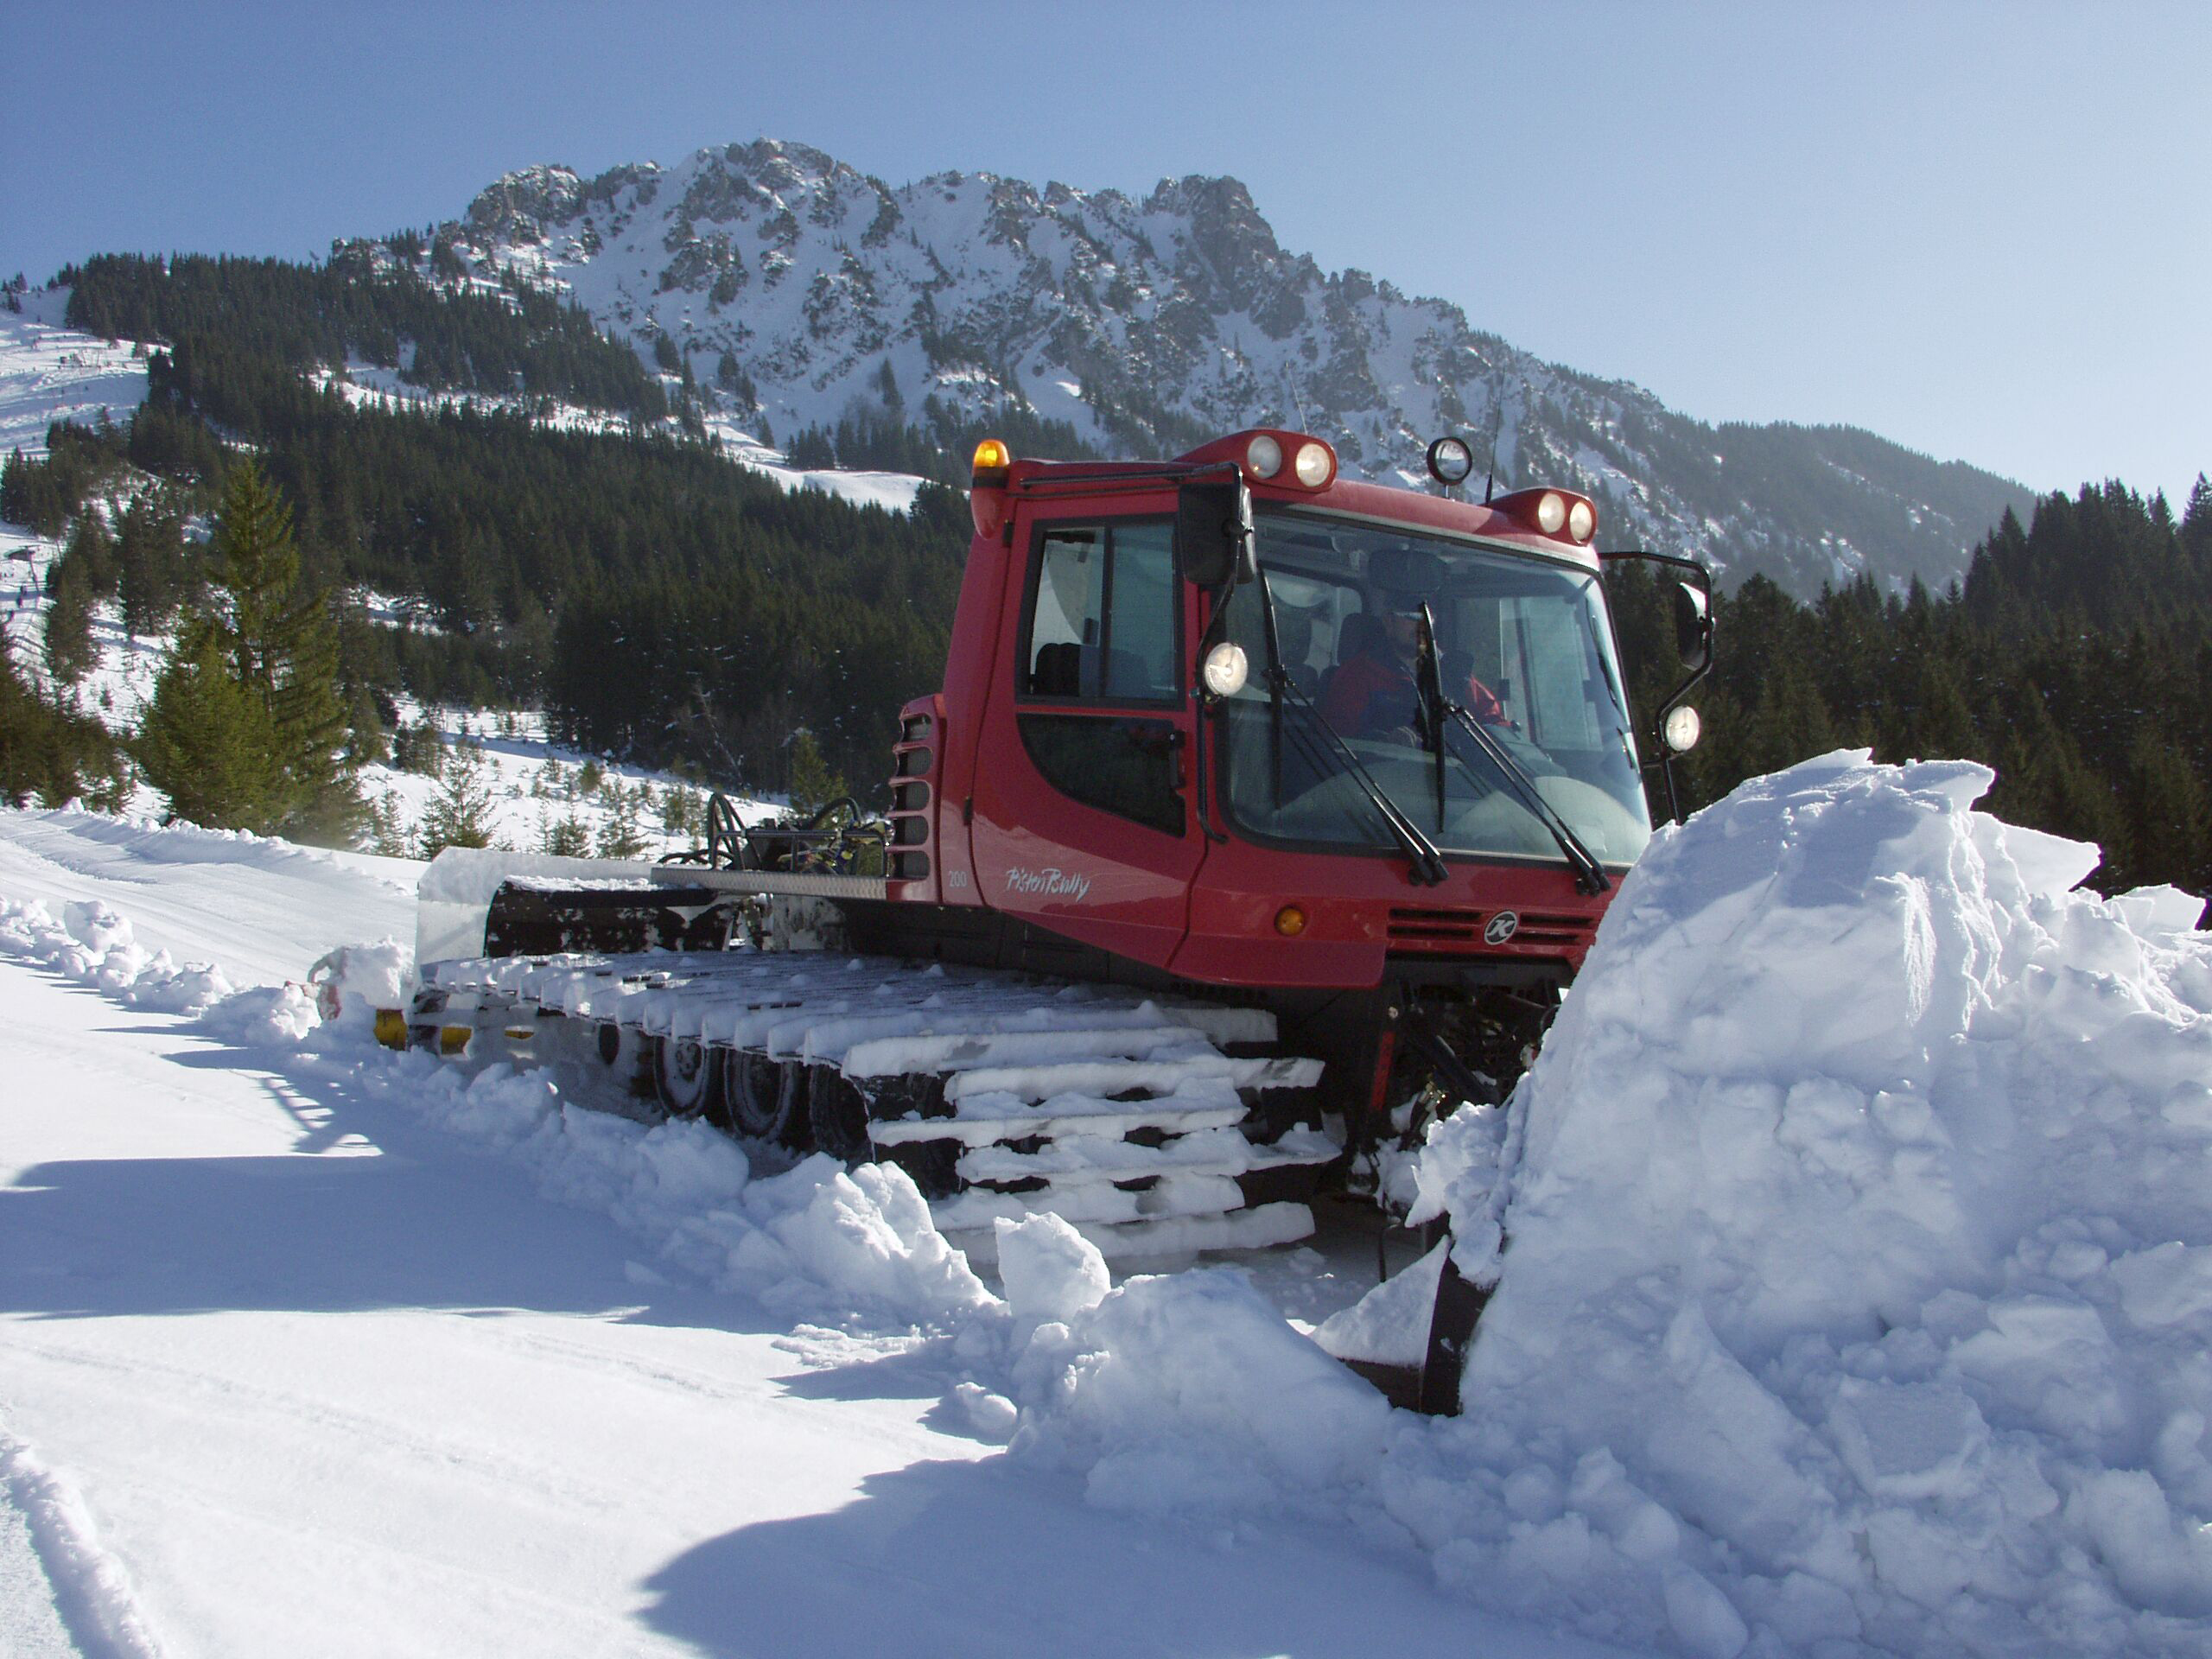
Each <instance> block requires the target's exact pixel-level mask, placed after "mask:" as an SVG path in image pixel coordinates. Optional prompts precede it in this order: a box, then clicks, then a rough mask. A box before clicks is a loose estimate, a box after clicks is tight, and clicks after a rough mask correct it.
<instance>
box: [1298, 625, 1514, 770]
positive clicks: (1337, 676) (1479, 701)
mask: <svg viewBox="0 0 2212 1659" xmlns="http://www.w3.org/2000/svg"><path fill="white" fill-rule="evenodd" d="M1420 635H1421V617H1420V615H1419V613H1415V612H1409V611H1402V610H1393V611H1389V612H1385V613H1382V614H1380V615H1377V614H1376V613H1373V612H1370V611H1360V612H1355V613H1353V614H1351V615H1350V616H1348V617H1346V618H1345V619H1344V632H1343V635H1342V637H1341V639H1339V640H1338V663H1337V667H1336V669H1335V671H1334V672H1332V674H1331V675H1330V676H1329V683H1327V684H1326V685H1325V686H1324V687H1323V688H1322V689H1321V696H1320V701H1319V704H1318V705H1317V706H1318V707H1319V710H1320V715H1321V718H1322V719H1324V720H1325V721H1328V722H1329V724H1330V725H1331V726H1332V727H1334V728H1336V729H1337V730H1338V731H1339V732H1341V733H1343V734H1344V735H1345V736H1346V737H1369V738H1395V739H1397V740H1399V741H1403V742H1407V743H1413V742H1415V741H1418V740H1417V739H1416V737H1415V735H1414V728H1415V725H1416V716H1417V715H1418V714H1419V711H1420V708H1421V693H1420V690H1419V689H1418V686H1417V684H1416V683H1415V680H1414V652H1415V651H1416V650H1417V649H1418V648H1419V641H1420ZM1442 667H1443V669H1444V692H1445V695H1446V696H1447V697H1448V696H1451V694H1452V688H1453V686H1454V685H1455V684H1459V685H1462V686H1464V688H1465V707H1466V710H1467V712H1468V713H1469V714H1470V715H1473V716H1474V717H1475V718H1476V719H1477V720H1478V721H1482V722H1483V723H1484V725H1487V726H1503V725H1505V724H1506V723H1507V721H1506V718H1505V706H1504V704H1503V703H1502V702H1499V701H1498V697H1497V693H1496V692H1494V691H1492V690H1491V689H1490V688H1489V687H1488V686H1486V685H1484V683H1482V682H1481V681H1480V680H1479V679H1477V678H1476V677H1475V676H1474V674H1473V673H1472V672H1471V671H1469V670H1467V669H1465V668H1464V667H1463V659H1460V658H1459V653H1457V652H1449V653H1446V656H1445V657H1444V658H1443V662H1442ZM1454 671H1459V672H1456V673H1455V672H1454Z"/></svg>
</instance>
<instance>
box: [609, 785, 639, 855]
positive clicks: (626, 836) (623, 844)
mask: <svg viewBox="0 0 2212 1659" xmlns="http://www.w3.org/2000/svg"><path fill="white" fill-rule="evenodd" d="M643 793H644V791H643V790H642V788H640V789H637V790H629V789H625V788H623V786H622V785H621V783H620V780H619V779H609V780H608V781H607V788H606V790H605V791H603V794H602V799H603V800H604V801H605V803H606V805H607V815H608V816H607V822H606V823H603V824H601V826H600V828H599V855H600V856H601V858H635V857H637V856H638V855H639V854H641V853H643V852H644V851H645V831H644V830H643V829H640V828H639V823H638V807H639V797H640V796H641V795H642V794H643Z"/></svg>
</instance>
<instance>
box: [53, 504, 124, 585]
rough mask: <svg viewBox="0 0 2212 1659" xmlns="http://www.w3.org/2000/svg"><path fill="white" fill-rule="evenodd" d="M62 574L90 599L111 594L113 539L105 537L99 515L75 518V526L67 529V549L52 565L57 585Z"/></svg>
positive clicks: (103, 526) (114, 575)
mask: <svg viewBox="0 0 2212 1659" xmlns="http://www.w3.org/2000/svg"><path fill="white" fill-rule="evenodd" d="M64 570H69V571H73V573H74V574H75V575H76V576H77V578H78V580H79V581H81V582H83V583H84V584H85V591H86V593H87V594H90V595H91V596H92V598H94V599H106V598H109V597H111V595H112V594H114V592H115V577H116V569H115V537H112V536H111V535H109V534H108V530H107V525H106V524H105V522H103V521H102V519H101V518H100V515H99V513H97V512H91V511H89V510H87V511H86V512H80V513H79V514H78V515H77V522H76V524H73V526H72V527H71V528H70V531H69V545H68V546H67V547H66V548H64V549H63V550H62V553H61V556H60V559H59V560H57V561H55V563H54V579H55V580H57V581H58V580H59V579H60V575H61V572H62V571H64Z"/></svg>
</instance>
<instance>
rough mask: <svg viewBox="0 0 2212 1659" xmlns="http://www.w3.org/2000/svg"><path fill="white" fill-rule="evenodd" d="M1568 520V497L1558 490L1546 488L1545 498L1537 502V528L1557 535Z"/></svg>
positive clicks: (1550, 534) (1545, 532)
mask: <svg viewBox="0 0 2212 1659" xmlns="http://www.w3.org/2000/svg"><path fill="white" fill-rule="evenodd" d="M1566 522H1567V498H1566V497H1565V496H1563V495H1561V494H1560V493H1559V492H1558V491H1556V490H1546V491H1545V492H1544V495H1543V499H1541V501H1539V502H1537V503H1536V528H1537V529H1538V530H1541V531H1543V532H1544V534H1545V535H1547V536H1556V535H1558V534H1559V528H1560V525H1561V524H1565V523H1566Z"/></svg>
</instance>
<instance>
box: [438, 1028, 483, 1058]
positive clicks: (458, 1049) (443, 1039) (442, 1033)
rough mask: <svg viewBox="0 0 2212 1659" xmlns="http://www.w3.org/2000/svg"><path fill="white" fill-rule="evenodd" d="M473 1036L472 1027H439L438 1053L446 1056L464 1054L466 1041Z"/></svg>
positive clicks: (473, 1030) (466, 1045) (473, 1029)
mask: <svg viewBox="0 0 2212 1659" xmlns="http://www.w3.org/2000/svg"><path fill="white" fill-rule="evenodd" d="M475 1034H476V1033H475V1028H474V1027H472V1026H440V1027H438V1052H439V1053H441V1054H444V1055H448V1056H450V1055H454V1054H460V1053H462V1052H466V1051H467V1047H468V1039H470V1038H471V1037H473V1036H474V1035H475Z"/></svg>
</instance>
